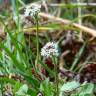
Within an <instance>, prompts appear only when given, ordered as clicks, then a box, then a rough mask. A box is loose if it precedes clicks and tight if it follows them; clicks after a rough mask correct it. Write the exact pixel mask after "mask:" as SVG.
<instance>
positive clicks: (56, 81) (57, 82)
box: [53, 57, 59, 96]
mask: <svg viewBox="0 0 96 96" xmlns="http://www.w3.org/2000/svg"><path fill="white" fill-rule="evenodd" d="M53 63H54V65H55V66H54V69H55V85H56V89H55V90H56V96H59V89H58V84H59V80H58V64H57V58H56V57H53Z"/></svg>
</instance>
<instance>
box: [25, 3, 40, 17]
mask: <svg viewBox="0 0 96 96" xmlns="http://www.w3.org/2000/svg"><path fill="white" fill-rule="evenodd" d="M40 9H41V5H37V4H32V5H30V6H27V7H26V9H25V12H24V15H25V16H34V15H36V14H38V13H39V12H40Z"/></svg>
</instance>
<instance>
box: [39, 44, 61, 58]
mask: <svg viewBox="0 0 96 96" xmlns="http://www.w3.org/2000/svg"><path fill="white" fill-rule="evenodd" d="M41 56H43V57H44V58H48V57H50V58H51V57H52V56H55V57H58V56H59V49H58V45H57V43H55V42H48V43H47V44H46V45H45V46H44V47H43V48H42V49H41Z"/></svg>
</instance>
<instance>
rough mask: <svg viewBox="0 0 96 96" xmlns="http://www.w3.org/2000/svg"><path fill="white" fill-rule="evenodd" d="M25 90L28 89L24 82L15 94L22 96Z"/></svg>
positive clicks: (25, 92)
mask: <svg viewBox="0 0 96 96" xmlns="http://www.w3.org/2000/svg"><path fill="white" fill-rule="evenodd" d="M27 91H28V86H27V85H26V84H24V85H22V86H21V87H20V88H19V90H18V91H17V92H16V95H18V96H24V95H26V94H27Z"/></svg>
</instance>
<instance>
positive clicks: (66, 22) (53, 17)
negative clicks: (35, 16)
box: [39, 13, 96, 37]
mask: <svg viewBox="0 0 96 96" xmlns="http://www.w3.org/2000/svg"><path fill="white" fill-rule="evenodd" d="M39 15H40V16H41V17H44V18H47V19H52V20H53V21H57V22H61V23H63V24H67V25H71V26H73V27H76V28H78V29H80V30H81V31H83V32H86V33H88V34H90V35H92V36H93V37H96V30H93V29H91V28H88V27H85V26H83V25H80V24H77V23H72V22H71V21H70V20H67V19H62V18H59V17H55V16H52V15H50V14H46V13H39Z"/></svg>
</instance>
